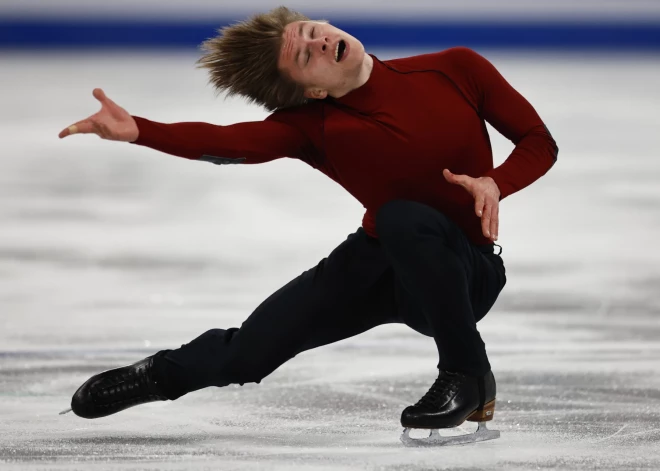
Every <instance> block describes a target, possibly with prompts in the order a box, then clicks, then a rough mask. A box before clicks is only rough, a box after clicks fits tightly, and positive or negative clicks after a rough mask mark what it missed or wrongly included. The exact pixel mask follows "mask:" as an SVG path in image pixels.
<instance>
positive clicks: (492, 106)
mask: <svg viewBox="0 0 660 471" xmlns="http://www.w3.org/2000/svg"><path fill="white" fill-rule="evenodd" d="M372 57H373V59H374V66H373V71H372V73H371V76H370V77H369V79H368V81H367V82H366V83H365V84H364V85H363V86H361V87H359V88H357V89H355V90H353V91H351V92H350V93H348V94H347V95H345V96H343V97H341V98H338V99H333V98H327V99H325V100H321V101H316V102H313V103H309V104H306V105H303V106H299V107H295V108H289V109H285V110H278V111H276V112H274V113H273V114H271V115H270V116H268V117H267V118H266V119H265V120H264V121H257V122H244V123H238V124H233V125H229V126H217V125H212V124H208V123H175V124H162V123H155V122H152V121H148V120H146V119H143V118H139V117H135V120H136V122H137V125H138V128H139V131H140V134H139V138H138V140H137V141H135V144H138V145H143V146H148V147H151V148H153V149H156V150H159V151H162V152H166V153H168V154H172V155H177V156H180V157H185V158H188V159H195V160H205V161H209V162H213V163H221V164H224V163H244V164H256V163H263V162H268V161H271V160H274V159H277V158H281V157H290V158H296V159H299V160H302V161H303V162H305V163H307V164H309V165H310V166H312V167H314V168H316V169H318V170H319V171H321V172H323V173H324V174H326V175H327V176H328V177H330V178H332V179H333V180H334V181H336V182H337V183H339V184H340V185H341V186H342V187H344V188H345V189H346V190H347V191H348V192H349V193H351V194H352V195H353V196H354V197H355V198H357V199H358V201H360V202H361V203H362V205H363V206H364V207H365V209H366V213H365V215H364V218H363V221H362V224H363V227H364V229H365V231H366V232H367V233H368V234H369V235H371V236H373V237H378V235H377V233H376V227H375V215H376V212H377V211H378V209H379V208H380V206H381V205H383V204H384V203H386V202H387V201H390V200H392V199H408V200H412V201H418V202H421V203H424V204H427V205H429V206H432V207H434V208H436V209H438V210H440V211H442V212H443V213H445V215H447V216H448V217H449V218H450V219H451V220H453V221H454V222H455V223H456V224H457V225H458V226H459V227H461V228H462V229H463V230H464V231H465V233H466V235H467V236H468V238H469V239H470V241H471V242H472V243H474V244H476V245H483V244H488V243H490V241H489V240H488V239H487V238H486V237H485V236H484V235H483V233H482V230H481V220H480V218H479V217H477V216H476V214H475V211H474V199H473V198H472V196H471V195H470V194H469V193H468V192H467V191H465V189H463V188H462V187H460V186H458V185H454V184H450V183H449V182H447V181H446V180H445V178H444V176H443V175H442V171H443V169H445V168H448V169H449V170H451V171H452V172H453V173H455V174H458V175H461V174H465V175H469V176H471V177H474V178H478V177H481V176H490V177H492V178H493V180H494V181H495V182H496V183H497V185H498V187H499V189H500V192H501V196H500V199H503V198H505V197H507V196H508V195H510V194H512V193H515V192H516V191H518V190H521V189H523V188H525V187H526V186H528V185H529V184H531V183H532V182H534V181H535V180H537V179H538V178H539V177H541V176H542V175H544V174H545V173H546V172H547V171H548V170H549V169H550V167H552V165H553V164H554V163H555V161H556V159H557V151H558V149H557V145H556V143H555V141H554V139H553V138H552V136H551V135H550V132H549V131H548V129H547V128H546V127H545V125H544V124H543V122H542V121H541V118H540V117H539V115H538V114H537V113H536V111H535V110H534V108H533V107H532V106H531V105H530V104H529V103H528V102H527V100H525V99H524V98H523V97H522V96H521V95H520V94H519V93H518V92H517V91H516V90H515V89H514V88H513V87H511V85H509V83H507V81H506V80H505V79H504V78H503V77H502V76H501V75H500V73H499V72H498V71H497V70H496V69H495V67H493V65H492V64H491V63H490V62H489V61H487V60H486V59H485V58H484V57H482V56H480V55H479V54H477V53H476V52H474V51H472V50H470V49H467V48H464V47H456V48H451V49H447V50H445V51H442V52H438V53H433V54H425V55H420V56H414V57H408V58H403V59H395V60H390V61H380V60H378V59H377V58H376V57H375V56H372ZM485 121H487V122H488V123H490V124H491V125H492V126H493V127H494V128H495V129H497V130H498V131H499V132H500V133H501V134H502V135H504V136H505V137H507V138H508V139H509V140H511V141H512V142H513V143H514V144H515V149H514V150H513V152H512V153H511V155H510V156H509V157H508V158H507V159H506V161H505V162H504V163H503V164H502V165H500V166H499V167H497V168H493V156H492V149H491V145H490V139H489V137H488V131H487V129H486V126H485Z"/></svg>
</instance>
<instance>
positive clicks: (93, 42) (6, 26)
mask: <svg viewBox="0 0 660 471" xmlns="http://www.w3.org/2000/svg"><path fill="white" fill-rule="evenodd" d="M228 23H229V21H228V20H226V19H217V20H215V21H208V22H203V23H201V22H196V23H191V22H187V23H185V22H165V21H162V22H145V21H130V20H114V21H110V22H108V21H99V20H98V19H93V20H91V19H90V20H83V19H78V20H76V21H59V20H58V21H49V20H26V19H7V18H4V19H3V18H0V48H98V47H112V48H135V47H142V48H143V47H148V48H172V47H177V48H179V47H180V48H192V47H195V46H197V45H198V44H199V43H201V42H202V41H203V40H204V39H205V38H208V37H211V36H214V35H215V30H216V29H217V28H218V27H219V26H222V25H224V24H228ZM333 24H335V25H336V26H338V27H339V28H342V29H344V30H346V31H348V32H349V33H351V34H353V35H354V36H356V37H357V38H359V39H360V40H361V41H362V42H363V43H364V44H365V45H366V46H369V47H388V48H393V47H424V48H426V47H445V46H453V45H462V46H468V47H479V48H484V47H495V48H508V49H564V50H575V49H580V50H599V49H602V50H642V51H660V23H658V22H653V23H623V24H622V23H614V22H612V23H584V24H580V23H569V22H566V23H561V22H556V23H551V22H547V23H538V22H534V23H531V22H530V23H526V24H525V23H508V24H504V23H494V22H484V23H477V22H474V23H456V22H451V23H438V22H434V23H430V22H426V23H423V22H414V23H410V22H407V23H396V22H393V21H373V22H365V21H354V20H338V21H336V22H333Z"/></svg>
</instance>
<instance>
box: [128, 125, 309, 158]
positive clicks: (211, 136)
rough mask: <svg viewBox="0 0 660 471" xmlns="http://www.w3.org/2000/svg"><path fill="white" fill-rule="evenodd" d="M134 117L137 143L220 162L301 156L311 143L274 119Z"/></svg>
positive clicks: (168, 152)
mask: <svg viewBox="0 0 660 471" xmlns="http://www.w3.org/2000/svg"><path fill="white" fill-rule="evenodd" d="M133 118H134V119H135V121H136V123H137V125H138V129H139V131H140V135H139V137H138V139H137V140H136V141H135V142H133V144H137V145H140V146H146V147H150V148H152V149H155V150H158V151H161V152H165V153H167V154H171V155H176V156H179V157H185V158H187V159H195V160H204V161H208V162H213V163H217V164H222V163H246V164H257V163H263V162H269V161H271V160H275V159H278V158H281V157H294V158H299V157H300V156H301V154H302V153H303V149H305V148H307V147H308V146H309V141H308V139H307V138H306V137H305V135H304V134H303V133H302V132H300V131H299V130H298V129H297V128H296V127H294V126H291V125H289V124H286V123H283V122H282V121H275V120H271V119H266V120H265V121H254V122H245V123H237V124H232V125H229V126H218V125H214V124H209V123H173V124H163V123H157V122H154V121H149V120H147V119H144V118H140V117H138V116H134V117H133Z"/></svg>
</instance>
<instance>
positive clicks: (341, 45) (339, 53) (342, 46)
mask: <svg viewBox="0 0 660 471" xmlns="http://www.w3.org/2000/svg"><path fill="white" fill-rule="evenodd" d="M345 52H346V42H345V41H344V40H343V39H342V40H340V41H339V42H338V43H337V46H336V47H335V62H340V61H341V60H342V58H343V57H344V53H345Z"/></svg>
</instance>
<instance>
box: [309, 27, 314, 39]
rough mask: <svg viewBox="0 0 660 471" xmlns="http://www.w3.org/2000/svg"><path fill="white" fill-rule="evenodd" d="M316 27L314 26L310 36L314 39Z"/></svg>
mask: <svg viewBox="0 0 660 471" xmlns="http://www.w3.org/2000/svg"><path fill="white" fill-rule="evenodd" d="M314 29H315V28H312V32H311V34H310V36H311V37H312V39H314Z"/></svg>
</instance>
